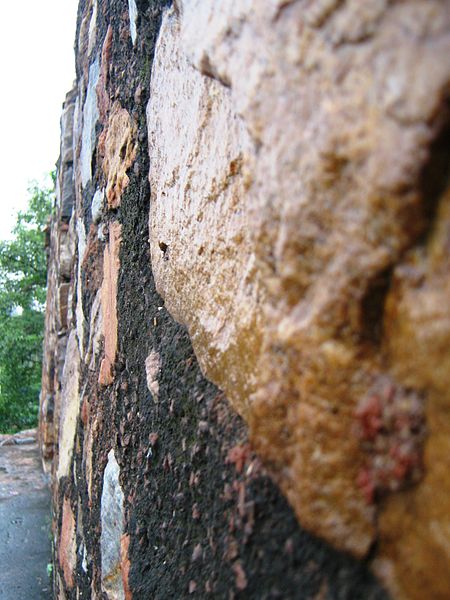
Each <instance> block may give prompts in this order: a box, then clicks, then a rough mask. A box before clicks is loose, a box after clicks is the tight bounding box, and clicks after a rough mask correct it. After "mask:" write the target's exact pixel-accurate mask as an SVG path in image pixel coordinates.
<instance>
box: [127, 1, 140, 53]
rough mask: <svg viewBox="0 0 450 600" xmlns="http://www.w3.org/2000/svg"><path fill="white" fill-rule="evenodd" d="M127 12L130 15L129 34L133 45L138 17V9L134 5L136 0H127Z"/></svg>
mask: <svg viewBox="0 0 450 600" xmlns="http://www.w3.org/2000/svg"><path fill="white" fill-rule="evenodd" d="M128 13H129V15H130V35H131V41H132V42H133V45H134V44H135V43H136V38H137V29H136V20H137V17H138V11H137V6H136V0H128Z"/></svg>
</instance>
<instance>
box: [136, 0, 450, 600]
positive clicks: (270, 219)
mask: <svg viewBox="0 0 450 600" xmlns="http://www.w3.org/2000/svg"><path fill="white" fill-rule="evenodd" d="M449 25H450V21H449V12H448V6H447V3H442V2H437V1H430V2H426V1H422V2H417V1H412V0H411V1H406V2H402V3H389V2H385V1H380V2H356V1H355V2H346V3H341V2H319V1H317V2H314V1H311V2H282V1H279V2H260V1H258V2H256V1H254V2H253V1H250V0H249V1H248V2H244V3H242V2H229V3H226V4H220V5H219V4H218V3H217V2H214V1H212V0H209V1H206V2H205V1H202V2H200V1H196V0H182V1H180V2H177V3H176V7H175V9H173V10H171V11H169V12H168V13H166V15H165V17H164V20H163V25H162V29H161V33H160V36H159V40H158V44H157V47H156V53H155V61H154V65H153V71H152V79H151V86H150V102H149V105H148V109H147V123H148V129H149V151H150V181H151V186H152V202H151V211H150V245H151V255H152V265H153V270H154V274H155V279H156V284H157V289H158V291H159V292H160V293H161V294H162V296H163V297H164V300H165V303H166V306H167V308H168V309H169V311H171V313H172V314H173V315H174V316H175V317H176V318H177V319H178V320H179V321H180V322H182V323H184V324H186V325H187V327H188V329H189V332H190V335H191V337H192V340H193V344H194V348H195V350H196V354H197V356H198V358H199V362H200V364H201V366H202V368H203V370H204V372H205V373H206V375H207V376H208V377H209V378H211V379H212V380H213V381H214V382H216V383H217V384H218V385H219V386H220V387H221V388H222V389H224V390H225V391H226V393H227V396H228V397H229V398H230V400H231V401H232V403H233V404H234V406H235V407H236V408H237V410H238V411H239V412H240V413H241V414H242V415H243V416H244V418H245V419H246V420H247V422H248V423H249V424H250V427H251V434H252V439H253V443H254V445H255V447H256V448H257V449H258V451H259V452H260V454H261V455H262V456H263V457H264V458H265V460H266V462H267V464H269V465H270V466H271V469H272V473H273V475H274V477H275V479H276V480H277V481H278V482H279V484H280V486H281V488H282V489H283V490H284V493H285V494H286V496H287V498H288V499H289V501H290V503H291V504H292V506H293V507H294V508H295V511H296V513H297V516H298V518H299V520H300V522H301V523H302V524H303V525H304V526H305V527H307V528H308V529H309V530H311V531H313V532H314V533H316V534H318V535H320V536H322V537H324V538H326V539H327V540H328V541H329V542H331V543H332V544H334V545H335V546H337V547H338V548H341V549H344V550H347V551H350V552H352V553H354V554H355V555H357V556H360V557H362V556H366V555H367V553H368V551H369V549H370V548H371V547H372V545H373V544H374V542H375V541H376V540H377V539H378V541H380V545H379V562H377V565H378V572H380V573H381V574H382V575H384V576H385V579H386V581H387V582H388V583H389V585H390V586H391V589H394V590H397V593H398V595H399V596H405V597H412V598H414V597H416V598H420V597H422V596H421V593H422V592H421V591H420V590H424V589H427V590H430V593H432V594H434V597H436V598H444V596H445V595H443V591H444V590H447V591H448V589H449V588H450V581H449V580H448V573H449V569H448V565H449V564H450V556H449V555H448V546H447V545H446V544H445V543H444V544H443V543H442V532H443V531H448V527H449V523H448V514H449V513H450V511H449V507H450V494H449V491H448V490H447V488H446V484H442V483H440V480H441V476H442V472H443V471H445V470H448V466H450V465H449V464H448V460H449V459H448V457H449V453H448V451H447V448H446V442H444V441H443V440H445V439H446V436H447V427H448V426H447V418H446V416H445V415H446V414H447V412H448V406H449V401H450V398H449V394H448V386H446V385H442V382H443V381H446V376H445V375H443V373H444V372H447V371H446V368H445V365H447V362H448V360H449V356H450V354H449V348H450V344H449V343H448V340H449V337H448V336H449V334H450V327H449V321H450V312H449V308H448V303H447V302H445V301H444V300H443V298H444V296H445V294H446V293H447V288H448V281H449V269H448V264H447V262H446V261H445V260H444V258H442V257H443V256H444V252H443V250H442V248H443V247H444V245H443V242H442V240H443V234H442V231H446V230H447V228H448V223H449V215H448V212H447V211H446V210H445V209H444V208H443V207H444V206H445V202H446V201H445V195H444V191H445V185H446V183H445V181H446V175H445V173H447V172H448V137H447V138H446V140H445V141H444V142H441V141H439V140H440V136H442V135H443V133H442V132H443V129H444V125H445V122H446V119H447V116H448V113H447V106H446V100H445V95H446V90H448V85H449V82H450V59H449V56H450V40H449V37H448V27H449ZM437 57H439V58H437ZM436 165H439V167H438V168H436ZM436 206H437V207H438V208H437V209H436ZM439 207H440V208H439ZM438 256H439V257H441V258H439V259H438V258H437V257H438ZM438 265H439V266H438ZM419 306H421V308H418V307H419ZM435 323H436V324H435ZM437 354H439V357H438V356H437ZM419 363H420V364H419ZM439 364H442V365H444V366H443V367H442V368H441V367H440V366H439ZM411 373H416V374H415V375H414V376H413V375H411ZM425 420H426V421H427V424H428V425H427V427H428V434H429V435H428V438H427V440H426V441H425V424H424V422H425ZM402 490H404V491H402ZM433 497H436V498H439V502H438V504H437V505H433V503H432V500H431V499H432V498H433ZM400 515H402V518H401V519H400V518H399V516H400ZM413 523H415V524H416V525H415V526H413ZM417 523H419V524H417ZM378 524H380V525H381V526H378ZM411 547H413V548H414V550H413V551H412V552H411V551H410V548H411ZM437 556H439V560H437V558H436V557H437ZM381 565H382V566H383V568H381ZM445 565H447V566H446V567H445Z"/></svg>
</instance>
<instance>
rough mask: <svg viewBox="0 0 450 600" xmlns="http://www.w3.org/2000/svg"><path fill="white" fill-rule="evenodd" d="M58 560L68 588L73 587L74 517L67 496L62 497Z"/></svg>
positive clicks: (74, 561)
mask: <svg viewBox="0 0 450 600" xmlns="http://www.w3.org/2000/svg"><path fill="white" fill-rule="evenodd" d="M58 561H59V565H60V567H61V569H62V572H63V574H64V579H65V582H66V585H67V587H68V588H73V585H74V573H75V567H76V561H77V539H76V529H75V517H74V514H73V511H72V507H71V506H70V501H69V499H68V498H64V504H63V511H62V524H61V534H60V539H59V544H58Z"/></svg>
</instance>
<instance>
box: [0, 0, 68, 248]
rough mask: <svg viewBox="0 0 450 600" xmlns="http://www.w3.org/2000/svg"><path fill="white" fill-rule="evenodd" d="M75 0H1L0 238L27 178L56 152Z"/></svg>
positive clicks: (50, 163) (23, 196)
mask: <svg viewBox="0 0 450 600" xmlns="http://www.w3.org/2000/svg"><path fill="white" fill-rule="evenodd" d="M77 6H78V0H38V1H37V0H22V1H21V2H18V1H17V0H16V1H14V0H13V1H12V2H11V1H8V2H3V3H2V14H1V18H0V73H1V84H0V131H1V143H0V182H1V183H0V239H4V238H5V237H7V236H8V234H9V231H10V230H11V228H12V227H13V225H14V222H15V219H14V216H13V215H15V213H16V211H17V209H20V208H24V206H25V204H26V201H27V198H28V194H27V188H28V184H29V182H30V181H31V180H32V179H37V180H38V181H42V180H43V179H44V177H45V175H46V174H47V173H49V172H50V171H51V170H52V169H53V168H54V164H55V162H56V160H57V158H58V155H59V119H60V116H61V108H62V103H63V101H64V97H65V95H66V92H68V91H69V90H70V88H71V86H72V82H73V80H74V77H75V59H74V52H73V46H74V39H75V27H76V11H77Z"/></svg>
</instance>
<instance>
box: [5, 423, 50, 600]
mask: <svg viewBox="0 0 450 600" xmlns="http://www.w3.org/2000/svg"><path fill="white" fill-rule="evenodd" d="M50 561H51V550H50V492H49V489H48V485H47V482H46V478H45V476H44V474H43V472H42V467H41V461H40V458H39V451H38V446H37V443H36V432H35V431H27V432H23V433H21V434H17V435H16V436H14V437H11V436H3V435H0V565H1V569H0V600H44V599H45V600H49V599H50V598H51V597H52V594H51V586H50V582H49V578H48V576H47V565H48V564H49V563H50Z"/></svg>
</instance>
